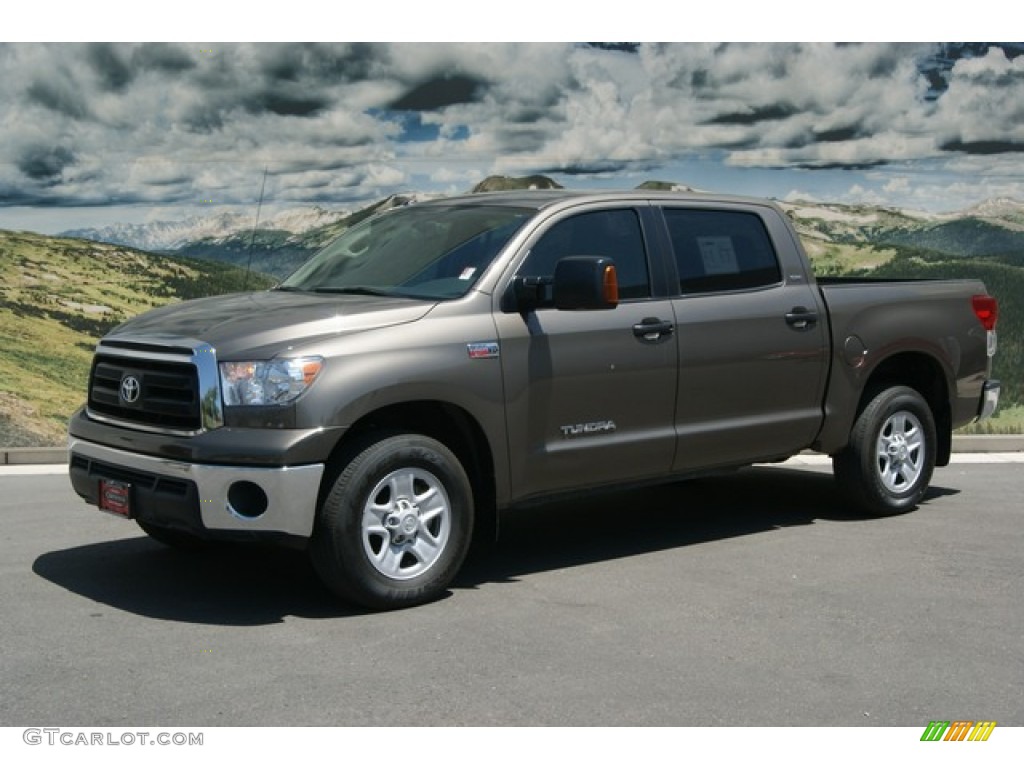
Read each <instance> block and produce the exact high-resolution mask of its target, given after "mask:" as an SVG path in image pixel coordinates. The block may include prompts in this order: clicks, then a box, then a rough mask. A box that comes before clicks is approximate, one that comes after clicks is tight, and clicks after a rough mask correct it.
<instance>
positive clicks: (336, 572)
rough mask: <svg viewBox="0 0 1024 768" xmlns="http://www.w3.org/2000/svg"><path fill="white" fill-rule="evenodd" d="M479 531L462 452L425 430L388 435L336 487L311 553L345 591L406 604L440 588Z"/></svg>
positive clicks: (353, 596) (363, 601)
mask: <svg viewBox="0 0 1024 768" xmlns="http://www.w3.org/2000/svg"><path fill="white" fill-rule="evenodd" d="M472 532H473V494H472V489H471V487H470V483H469V479H468V477H467V476H466V472H465V470H464V469H463V468H462V465H461V464H460V463H459V460H458V459H457V458H456V457H455V455H454V454H453V453H452V452H451V451H450V450H448V448H447V447H445V446H444V445H443V444H442V443H439V442H438V441H436V440H434V439H432V438H429V437H426V436H424V435H413V434H401V435H393V436H381V437H379V438H377V439H375V440H374V441H372V442H371V443H370V444H369V446H368V447H366V448H364V449H363V450H361V451H360V452H359V453H358V454H357V455H356V456H355V457H354V458H353V459H352V460H351V461H350V462H349V463H348V464H347V465H346V466H344V468H343V469H341V471H340V474H338V475H337V478H336V479H335V480H334V482H333V483H332V485H331V486H330V488H329V490H328V492H327V494H326V496H325V497H324V501H323V503H322V505H321V508H320V511H319V517H318V519H317V525H316V529H315V530H314V533H313V539H312V541H311V543H310V555H311V557H312V561H313V565H314V567H315V568H316V570H317V573H319V575H320V577H321V578H322V579H323V580H324V582H325V583H326V584H327V586H328V587H330V588H331V589H332V590H333V591H334V592H335V593H337V594H338V595H340V596H341V597H343V598H345V599H347V600H350V601H352V602H355V603H359V604H360V605H364V606H366V607H368V608H375V609H390V608H403V607H407V606H411V605H417V604H419V603H424V602H427V601H429V600H433V599H435V598H437V597H438V596H440V595H441V593H442V592H443V591H444V589H445V588H446V587H447V586H448V584H449V583H450V582H451V580H452V579H453V578H454V576H455V574H456V572H457V571H458V569H459V567H460V566H461V565H462V561H463V560H464V559H465V556H466V551H467V549H468V548H469V542H470V538H471V536H472Z"/></svg>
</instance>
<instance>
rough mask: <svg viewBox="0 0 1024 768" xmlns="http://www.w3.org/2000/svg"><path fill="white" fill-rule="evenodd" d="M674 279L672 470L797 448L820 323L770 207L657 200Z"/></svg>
mask: <svg viewBox="0 0 1024 768" xmlns="http://www.w3.org/2000/svg"><path fill="white" fill-rule="evenodd" d="M662 210H663V213H664V220H665V225H666V229H667V231H668V235H669V240H670V241H671V244H672V251H673V255H674V262H675V266H676V272H677V277H678V284H677V290H676V294H677V296H676V298H674V299H673V302H672V303H673V307H674V310H675V319H676V324H677V331H676V343H677V345H678V349H679V387H678V393H677V401H676V429H677V432H678V446H677V451H676V459H675V467H674V468H675V469H677V470H681V471H682V470H688V469H695V468H702V467H714V466H725V465H729V464H740V463H745V462H749V461H753V460H758V459H767V458H772V457H776V456H780V455H788V454H791V453H794V452H798V451H799V450H801V449H803V448H805V447H806V446H807V445H808V444H809V443H810V442H811V441H812V440H813V438H814V436H815V435H816V434H817V431H818V429H819V427H820V424H821V419H822V410H821V409H822V405H821V404H822V395H823V387H824V373H825V370H826V365H827V335H826V334H827V330H828V329H827V318H826V316H825V314H824V309H823V307H822V306H821V303H820V297H819V296H818V292H817V290H816V289H815V287H814V286H813V285H811V284H809V279H808V276H807V274H806V272H805V269H804V263H803V261H802V260H801V259H800V258H799V254H798V253H797V252H796V250H795V245H794V244H793V242H792V237H791V235H790V234H789V230H788V228H787V227H786V225H785V223H784V222H783V221H782V220H781V219H780V218H779V217H780V215H781V214H779V213H778V212H777V211H776V210H775V209H774V208H771V207H767V206H765V207H758V206H753V207H751V206H729V205H725V204H723V205H722V206H721V207H714V206H711V207H703V206H702V207H695V206H692V205H691V206H686V207H684V206H678V207H672V206H669V205H666V206H664V207H663V209H662Z"/></svg>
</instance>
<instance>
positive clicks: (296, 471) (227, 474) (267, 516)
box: [68, 437, 324, 538]
mask: <svg viewBox="0 0 1024 768" xmlns="http://www.w3.org/2000/svg"><path fill="white" fill-rule="evenodd" d="M68 453H69V455H70V456H74V455H78V456H82V457H85V458H87V459H91V460H93V461H98V462H101V463H103V464H109V465H111V466H114V467H123V468H126V469H130V470H134V471H136V472H144V473H147V474H151V475H157V476H160V477H170V478H176V479H179V480H187V481H191V482H193V483H195V485H196V488H197V489H198V492H199V512H200V516H201V519H202V523H203V525H204V526H205V527H206V528H208V529H210V530H221V531H257V532H275V533H285V534H289V535H292V536H304V537H307V538H308V537H309V536H310V535H311V534H312V533H313V520H314V518H315V517H316V503H317V495H318V494H319V491H320V478H321V477H322V476H323V473H324V465H323V464H306V465H302V466H298V467H225V466H217V465H212V464H189V463H187V462H181V461H174V460H172V459H161V458H157V457H154V456H145V455H141V454H136V453H128V452H127V451H120V450H117V449H116V448H109V447H107V446H104V445H98V444H96V443H91V442H89V441H86V440H81V439H79V438H75V437H72V438H71V439H70V440H69V441H68ZM237 483H245V484H250V483H251V484H253V485H256V486H259V488H260V489H261V490H262V491H263V493H264V494H265V495H266V509H265V510H264V511H263V512H261V513H260V514H257V515H253V514H251V513H250V514H242V513H241V512H240V511H239V510H236V509H235V508H234V507H233V506H232V504H231V502H230V501H229V496H233V497H234V498H235V499H236V503H237V499H239V498H246V497H247V494H245V493H239V492H238V490H237V488H239V487H242V486H236V484H237ZM232 486H236V490H235V492H234V493H232ZM244 488H245V489H249V490H251V489H250V488H249V486H248V485H246V486H244ZM250 496H251V494H250ZM261 506H262V505H261Z"/></svg>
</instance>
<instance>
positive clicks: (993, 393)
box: [978, 379, 1000, 421]
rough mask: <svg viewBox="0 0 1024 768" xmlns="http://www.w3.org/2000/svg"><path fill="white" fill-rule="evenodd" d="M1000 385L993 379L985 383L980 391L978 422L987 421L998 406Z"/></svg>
mask: <svg viewBox="0 0 1024 768" xmlns="http://www.w3.org/2000/svg"><path fill="white" fill-rule="evenodd" d="M999 391H1000V384H999V382H998V381H996V380H994V379H989V380H988V381H986V382H985V386H984V388H983V389H982V391H981V403H980V404H979V406H978V421H982V420H984V419H987V418H988V417H989V416H991V415H992V414H993V413H995V410H996V408H997V407H998V406H999Z"/></svg>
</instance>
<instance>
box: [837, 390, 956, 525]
mask: <svg viewBox="0 0 1024 768" xmlns="http://www.w3.org/2000/svg"><path fill="white" fill-rule="evenodd" d="M935 454H936V435H935V417H934V416H933V415H932V411H931V408H930V407H929V406H928V403H927V402H925V400H924V398H923V397H921V395H920V394H919V393H918V392H917V391H916V390H913V389H911V388H909V387H891V388H889V389H886V390H883V391H882V392H880V393H878V394H877V395H876V396H875V397H874V398H873V399H872V400H871V402H870V403H868V405H867V407H866V408H865V409H864V410H863V411H862V412H861V414H860V415H859V416H858V417H857V421H856V422H854V425H853V430H852V431H851V433H850V443H849V445H847V447H846V448H844V449H843V451H842V452H840V453H838V454H836V455H835V456H834V457H833V460H832V466H833V471H834V473H835V477H836V480H837V482H838V485H839V489H840V491H841V493H842V494H843V496H844V497H845V498H846V500H847V501H848V502H849V503H850V504H851V505H852V506H853V507H854V508H855V509H857V510H858V511H860V512H866V513H868V514H872V515H891V514H896V513H898V512H905V511H907V510H909V509H912V508H913V507H914V506H916V505H917V503H918V502H919V501H920V500H921V499H922V498H923V497H924V494H925V491H926V490H928V483H929V482H931V477H932V471H933V470H934V468H935Z"/></svg>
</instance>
